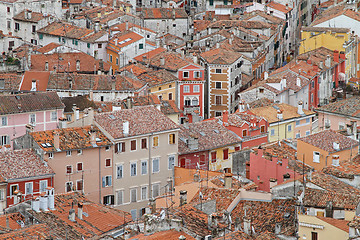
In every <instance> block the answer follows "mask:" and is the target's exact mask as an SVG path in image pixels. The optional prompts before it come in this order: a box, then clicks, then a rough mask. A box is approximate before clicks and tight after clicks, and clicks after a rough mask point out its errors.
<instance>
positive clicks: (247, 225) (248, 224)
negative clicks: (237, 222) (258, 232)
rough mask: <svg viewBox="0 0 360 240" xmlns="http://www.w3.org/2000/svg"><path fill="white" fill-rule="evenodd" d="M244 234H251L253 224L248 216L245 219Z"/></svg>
mask: <svg viewBox="0 0 360 240" xmlns="http://www.w3.org/2000/svg"><path fill="white" fill-rule="evenodd" d="M244 232H245V233H246V234H248V235H250V234H251V222H250V219H248V218H247V217H246V216H245V217H244Z"/></svg>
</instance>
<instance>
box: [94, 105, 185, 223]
mask: <svg viewBox="0 0 360 240" xmlns="http://www.w3.org/2000/svg"><path fill="white" fill-rule="evenodd" d="M95 124H96V125H97V126H98V127H99V129H101V130H102V131H103V132H104V134H105V135H106V136H108V137H109V139H110V140H111V141H112V142H113V143H114V144H115V146H114V151H113V159H114V162H113V164H114V165H113V176H114V180H113V189H114V194H115V201H114V205H115V206H116V207H117V208H119V209H122V210H128V211H129V212H131V215H132V217H133V219H137V218H138V217H141V216H142V215H143V214H145V208H147V206H148V204H149V200H150V199H152V198H156V197H157V196H159V195H161V194H163V193H164V192H166V191H168V190H169V188H171V186H172V184H173V167H174V166H177V151H178V131H179V129H178V125H176V124H175V123H174V122H173V121H171V120H170V119H169V118H167V117H166V116H165V115H164V114H163V113H161V112H160V111H159V110H158V109H157V108H156V107H154V106H145V107H137V108H133V109H124V110H119V111H114V112H111V113H102V114H98V115H96V116H95Z"/></svg>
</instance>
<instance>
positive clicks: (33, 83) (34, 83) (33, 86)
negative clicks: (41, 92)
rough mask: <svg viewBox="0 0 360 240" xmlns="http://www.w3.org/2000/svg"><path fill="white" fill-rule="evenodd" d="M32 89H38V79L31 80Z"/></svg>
mask: <svg viewBox="0 0 360 240" xmlns="http://www.w3.org/2000/svg"><path fill="white" fill-rule="evenodd" d="M30 91H36V79H33V80H31V90H30Z"/></svg>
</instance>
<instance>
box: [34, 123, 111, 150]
mask: <svg viewBox="0 0 360 240" xmlns="http://www.w3.org/2000/svg"><path fill="white" fill-rule="evenodd" d="M90 131H95V133H96V144H95V146H96V147H97V146H108V145H111V141H110V140H109V139H108V138H107V137H106V136H105V135H104V134H103V133H102V132H101V131H100V130H99V129H98V128H97V127H95V126H93V127H92V126H85V127H74V128H62V129H56V130H47V131H39V132H32V133H30V135H31V136H32V138H33V139H34V141H35V142H36V143H37V144H38V145H39V147H40V148H42V149H43V150H44V151H45V152H56V151H57V150H56V149H55V147H54V135H55V133H59V140H60V145H59V147H60V150H61V151H66V150H73V149H86V148H93V147H94V145H92V144H91V134H90ZM49 144H50V146H49ZM46 145H48V146H46Z"/></svg>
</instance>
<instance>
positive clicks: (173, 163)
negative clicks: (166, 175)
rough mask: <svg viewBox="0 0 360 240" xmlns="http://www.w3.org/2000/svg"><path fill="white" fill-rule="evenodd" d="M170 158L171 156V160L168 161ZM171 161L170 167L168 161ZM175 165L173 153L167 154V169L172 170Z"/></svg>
mask: <svg viewBox="0 0 360 240" xmlns="http://www.w3.org/2000/svg"><path fill="white" fill-rule="evenodd" d="M170 158H172V159H173V160H172V161H170ZM171 162H172V167H171V165H170V163H171ZM174 167H175V155H169V156H168V170H173V169H174Z"/></svg>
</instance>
